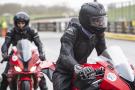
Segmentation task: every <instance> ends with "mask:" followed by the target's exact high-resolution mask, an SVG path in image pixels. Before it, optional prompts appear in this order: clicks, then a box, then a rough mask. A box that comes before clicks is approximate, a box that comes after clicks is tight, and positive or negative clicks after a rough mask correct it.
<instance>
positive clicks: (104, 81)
mask: <svg viewBox="0 0 135 90" xmlns="http://www.w3.org/2000/svg"><path fill="white" fill-rule="evenodd" d="M83 66H84V67H93V68H94V70H95V74H94V76H95V79H96V80H94V81H93V82H91V81H90V80H91V79H90V77H91V76H88V77H87V78H80V77H79V78H78V76H77V75H74V77H73V81H72V84H73V87H72V90H135V68H134V67H133V65H131V64H129V62H128V60H127V58H126V57H125V55H124V54H123V52H122V50H121V48H120V47H118V46H113V47H110V48H108V49H107V50H105V51H104V52H103V53H102V55H101V56H99V57H97V58H96V63H92V64H83Z"/></svg>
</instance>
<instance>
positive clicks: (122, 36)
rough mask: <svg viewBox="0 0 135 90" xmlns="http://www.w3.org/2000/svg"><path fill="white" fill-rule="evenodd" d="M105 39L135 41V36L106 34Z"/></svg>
mask: <svg viewBox="0 0 135 90" xmlns="http://www.w3.org/2000/svg"><path fill="white" fill-rule="evenodd" d="M105 37H106V38H112V39H120V40H130V41H135V35H131V34H117V33H108V32H105Z"/></svg>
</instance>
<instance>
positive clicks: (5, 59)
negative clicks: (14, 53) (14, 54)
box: [0, 55, 10, 63]
mask: <svg viewBox="0 0 135 90" xmlns="http://www.w3.org/2000/svg"><path fill="white" fill-rule="evenodd" d="M9 58H10V55H9V56H8V57H7V58H3V59H2V60H1V62H0V63H3V62H6V61H9Z"/></svg>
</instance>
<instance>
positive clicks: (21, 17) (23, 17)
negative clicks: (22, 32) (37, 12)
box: [14, 12, 30, 27]
mask: <svg viewBox="0 0 135 90" xmlns="http://www.w3.org/2000/svg"><path fill="white" fill-rule="evenodd" d="M20 21H24V22H25V26H28V25H29V21H30V18H29V15H28V14H27V13H26V12H18V13H16V15H15V16H14V25H15V26H16V27H17V22H20Z"/></svg>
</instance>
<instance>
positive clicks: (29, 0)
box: [0, 0, 133, 10]
mask: <svg viewBox="0 0 135 90" xmlns="http://www.w3.org/2000/svg"><path fill="white" fill-rule="evenodd" d="M92 1H93V0H0V4H4V3H20V4H22V5H46V6H53V5H66V6H69V7H72V8H74V9H76V10H77V9H79V8H80V6H81V5H82V4H83V3H85V2H92ZM125 1H133V0H98V2H100V3H102V4H104V5H108V4H109V3H119V2H125Z"/></svg>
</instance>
